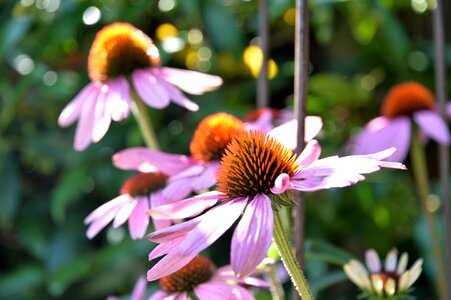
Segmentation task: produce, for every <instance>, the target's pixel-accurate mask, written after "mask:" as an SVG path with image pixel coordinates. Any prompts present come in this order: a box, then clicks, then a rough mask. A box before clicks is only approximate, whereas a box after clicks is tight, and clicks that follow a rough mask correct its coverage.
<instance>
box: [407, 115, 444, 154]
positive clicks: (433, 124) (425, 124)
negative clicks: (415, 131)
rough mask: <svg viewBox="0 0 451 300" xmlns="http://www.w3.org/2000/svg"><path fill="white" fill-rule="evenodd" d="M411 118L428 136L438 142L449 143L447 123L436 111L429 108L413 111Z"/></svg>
mask: <svg viewBox="0 0 451 300" xmlns="http://www.w3.org/2000/svg"><path fill="white" fill-rule="evenodd" d="M413 119H414V120H415V123H417V124H418V126H419V127H420V128H421V130H422V131H423V132H424V133H425V134H426V135H427V136H428V137H430V138H431V139H433V140H434V141H436V142H437V143H439V144H443V145H448V144H449V142H450V135H449V130H448V125H447V124H446V123H445V121H444V120H443V119H442V117H441V116H440V115H439V114H438V113H436V112H434V111H431V110H422V111H418V112H416V113H414V114H413Z"/></svg>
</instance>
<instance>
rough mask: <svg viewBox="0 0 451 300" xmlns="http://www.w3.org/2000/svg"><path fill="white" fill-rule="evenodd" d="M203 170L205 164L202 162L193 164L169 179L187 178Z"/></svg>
mask: <svg viewBox="0 0 451 300" xmlns="http://www.w3.org/2000/svg"><path fill="white" fill-rule="evenodd" d="M204 171H205V165H204V164H195V165H192V166H190V167H188V168H187V169H185V170H183V171H181V172H180V173H178V174H175V175H174V176H171V178H170V179H169V180H170V181H173V180H177V179H181V178H187V177H193V176H198V175H200V174H202V173H203V172H204Z"/></svg>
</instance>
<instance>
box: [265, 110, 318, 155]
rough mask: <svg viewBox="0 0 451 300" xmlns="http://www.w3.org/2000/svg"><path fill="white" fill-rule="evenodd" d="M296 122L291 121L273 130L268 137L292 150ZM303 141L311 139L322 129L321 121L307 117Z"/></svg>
mask: <svg viewBox="0 0 451 300" xmlns="http://www.w3.org/2000/svg"><path fill="white" fill-rule="evenodd" d="M297 126H298V122H297V120H291V121H289V122H286V123H284V124H282V125H279V126H277V127H275V128H273V129H272V130H271V131H270V132H269V135H270V136H272V137H273V138H275V139H276V140H278V141H279V142H280V143H282V144H284V145H285V147H287V148H288V149H291V150H294V149H296V147H297V130H298V128H297ZM304 126H305V129H304V140H305V141H310V140H311V139H313V138H314V137H315V136H316V135H317V134H318V133H319V132H320V130H321V128H322V127H323V121H322V119H321V118H320V117H317V116H307V117H306V118H305V120H304Z"/></svg>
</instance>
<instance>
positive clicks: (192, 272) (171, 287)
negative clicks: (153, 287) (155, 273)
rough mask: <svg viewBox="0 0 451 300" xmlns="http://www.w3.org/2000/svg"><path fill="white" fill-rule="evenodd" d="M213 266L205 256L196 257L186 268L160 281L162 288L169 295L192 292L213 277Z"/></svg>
mask: <svg viewBox="0 0 451 300" xmlns="http://www.w3.org/2000/svg"><path fill="white" fill-rule="evenodd" d="M213 273H214V270H213V264H212V263H211V261H210V260H209V259H208V258H207V257H204V256H196V257H195V258H193V259H192V260H191V261H190V262H189V263H188V264H187V265H186V266H184V267H183V268H181V269H180V270H178V271H177V272H174V273H172V274H170V275H168V276H165V277H163V278H161V279H160V280H159V284H160V287H161V288H162V289H163V290H165V291H166V292H168V293H180V292H189V291H192V290H193V289H194V288H195V287H196V286H197V285H199V284H201V283H204V282H207V281H208V280H210V278H211V277H212V276H213Z"/></svg>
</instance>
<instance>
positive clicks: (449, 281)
mask: <svg viewBox="0 0 451 300" xmlns="http://www.w3.org/2000/svg"><path fill="white" fill-rule="evenodd" d="M433 30H434V32H433V34H434V35H433V36H434V50H435V94H436V97H437V100H438V104H439V111H440V115H441V116H442V118H444V119H445V118H446V114H445V106H446V99H447V96H446V88H447V87H446V61H445V52H444V49H445V33H444V27H443V3H442V1H441V0H436V7H435V9H434V13H433ZM448 168H449V147H448V146H447V145H439V169H440V182H441V186H442V197H443V223H444V226H445V228H444V231H443V232H444V235H445V238H444V242H445V265H446V266H448V267H447V268H445V270H446V273H447V274H446V276H445V278H446V285H445V286H446V288H445V297H446V298H445V299H450V297H451V295H450V292H449V288H450V287H451V268H450V267H449V266H451V220H450V217H451V216H450V207H449V205H450V204H449V190H448V181H449V169H448Z"/></svg>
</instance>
